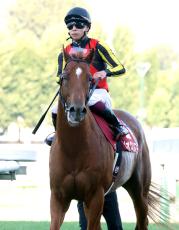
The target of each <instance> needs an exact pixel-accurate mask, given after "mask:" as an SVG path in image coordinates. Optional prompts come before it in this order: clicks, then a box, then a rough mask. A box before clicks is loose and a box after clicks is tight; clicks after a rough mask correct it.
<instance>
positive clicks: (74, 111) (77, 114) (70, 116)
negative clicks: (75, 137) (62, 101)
mask: <svg viewBox="0 0 179 230" xmlns="http://www.w3.org/2000/svg"><path fill="white" fill-rule="evenodd" d="M86 113H87V110H86V107H85V106H70V107H69V109H68V111H67V120H68V123H69V124H70V126H77V125H79V123H80V122H81V121H82V120H84V118H85V115H86Z"/></svg>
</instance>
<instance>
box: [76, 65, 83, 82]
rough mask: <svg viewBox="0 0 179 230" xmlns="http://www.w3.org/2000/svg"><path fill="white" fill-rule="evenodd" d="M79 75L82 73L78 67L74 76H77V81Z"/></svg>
mask: <svg viewBox="0 0 179 230" xmlns="http://www.w3.org/2000/svg"><path fill="white" fill-rule="evenodd" d="M81 73H82V69H81V68H80V67H78V68H77V69H76V76H77V78H78V79H79V77H80V74H81Z"/></svg>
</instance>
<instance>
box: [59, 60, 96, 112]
mask: <svg viewBox="0 0 179 230" xmlns="http://www.w3.org/2000/svg"><path fill="white" fill-rule="evenodd" d="M72 61H73V62H76V63H80V62H84V63H86V64H87V65H88V66H89V63H88V62H87V61H86V60H83V59H80V58H73V57H72V58H70V59H69V60H68V61H67V62H66V65H65V68H66V67H67V65H68V64H69V63H70V62H72ZM65 68H64V70H65ZM65 79H67V75H66V73H65V71H64V72H63V73H62V74H61V76H60V89H59V98H60V102H61V104H62V106H63V108H64V110H65V113H67V112H68V111H69V106H68V104H67V102H66V100H65V98H64V96H63V94H62V85H63V81H64V80H65ZM98 82H99V79H97V81H95V83H93V81H92V75H90V76H89V91H88V94H87V96H86V101H85V105H87V104H88V102H89V99H90V97H91V96H92V94H93V92H94V90H95V89H96V87H97V85H98Z"/></svg>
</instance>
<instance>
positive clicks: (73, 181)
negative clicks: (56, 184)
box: [60, 170, 99, 199]
mask: <svg viewBox="0 0 179 230" xmlns="http://www.w3.org/2000/svg"><path fill="white" fill-rule="evenodd" d="M98 183H99V178H98V176H97V174H96V173H95V172H93V171H90V170H87V171H79V172H76V171H75V170H74V171H73V170H72V171H71V172H70V173H69V174H67V175H66V176H65V177H64V178H63V180H62V184H61V186H60V187H61V188H63V189H62V191H63V193H64V195H65V196H66V195H68V196H69V197H71V199H83V197H84V196H85V194H86V193H88V191H91V190H92V191H93V190H94V189H95V188H96V187H97V184H98Z"/></svg>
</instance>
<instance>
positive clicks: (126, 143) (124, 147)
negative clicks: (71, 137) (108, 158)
mask: <svg viewBox="0 0 179 230" xmlns="http://www.w3.org/2000/svg"><path fill="white" fill-rule="evenodd" d="M93 116H94V118H95V120H96V122H97V124H98V126H99V127H100V128H101V130H102V132H103V134H104V136H105V137H106V139H107V140H108V141H109V143H110V144H111V145H112V146H113V149H114V151H116V149H117V146H116V140H114V134H113V131H112V129H111V128H110V127H109V124H108V123H107V122H106V121H105V120H104V119H103V118H102V117H100V116H98V115H97V114H95V113H93ZM118 119H119V118H118ZM119 121H120V123H121V124H123V125H124V126H125V127H126V128H127V129H128V131H129V133H128V134H127V135H124V136H121V137H120V148H121V151H124V152H132V153H138V143H137V140H136V138H135V136H134V134H133V133H132V131H131V129H130V128H129V127H128V126H127V125H126V124H125V123H124V122H123V121H122V120H121V119H119Z"/></svg>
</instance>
